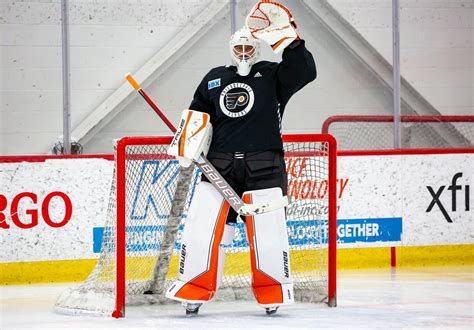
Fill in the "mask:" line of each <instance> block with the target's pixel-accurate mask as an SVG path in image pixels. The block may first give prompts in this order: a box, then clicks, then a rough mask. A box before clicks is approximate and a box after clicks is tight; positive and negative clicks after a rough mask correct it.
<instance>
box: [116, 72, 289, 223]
mask: <svg viewBox="0 0 474 330" xmlns="http://www.w3.org/2000/svg"><path fill="white" fill-rule="evenodd" d="M125 79H127V80H128V82H129V83H130V84H131V85H132V86H133V88H134V89H135V90H136V91H137V92H138V93H139V94H140V95H141V96H142V97H143V98H144V99H145V101H146V102H147V103H148V104H149V105H150V106H151V107H152V109H153V110H154V111H155V112H156V113H157V114H158V116H160V118H161V119H162V120H163V121H164V122H165V124H166V125H167V126H168V128H169V129H170V130H171V131H172V132H173V133H175V132H176V128H175V127H174V126H173V124H172V123H171V122H170V121H169V120H168V118H166V116H165V115H164V113H163V112H162V111H161V110H160V109H159V108H158V106H157V105H156V104H155V103H154V102H153V101H152V100H151V98H150V97H149V96H148V94H147V93H146V92H145V91H144V90H143V88H141V86H140V85H139V84H138V83H137V81H136V80H135V79H134V78H133V76H132V75H131V74H130V73H128V74H127V75H126V76H125ZM196 165H197V166H198V167H199V168H200V169H201V171H202V172H203V174H204V175H205V176H206V178H207V179H208V180H209V181H210V182H211V184H212V185H213V186H214V187H215V188H216V189H217V190H218V191H219V193H220V194H221V195H222V196H223V197H224V199H225V200H226V201H227V202H228V203H229V204H230V206H231V207H232V208H233V209H234V210H235V211H236V212H237V213H238V214H240V215H243V216H247V215H255V214H260V213H265V212H270V211H273V210H275V209H278V208H282V207H285V206H286V205H288V198H287V197H286V196H285V197H283V198H282V199H279V200H275V201H272V202H267V203H261V204H258V205H256V204H244V202H243V201H242V199H241V198H240V197H239V195H237V193H236V192H235V190H234V189H233V188H232V187H231V186H230V185H229V184H228V183H227V181H226V180H225V179H224V178H223V177H222V175H221V174H220V173H219V172H218V171H217V170H216V168H215V167H214V166H213V165H212V164H211V163H210V162H209V161H208V160H207V158H206V156H205V155H204V154H203V153H202V154H201V156H200V157H199V159H198V161H197V162H196Z"/></svg>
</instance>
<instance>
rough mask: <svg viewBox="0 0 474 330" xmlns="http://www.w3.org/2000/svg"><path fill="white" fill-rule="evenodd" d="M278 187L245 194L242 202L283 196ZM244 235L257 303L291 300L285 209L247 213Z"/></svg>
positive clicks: (279, 304)
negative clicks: (245, 233)
mask: <svg viewBox="0 0 474 330" xmlns="http://www.w3.org/2000/svg"><path fill="white" fill-rule="evenodd" d="M282 196H283V194H282V190H281V188H269V189H261V190H254V191H248V192H245V193H244V196H243V199H244V202H245V203H262V202H267V201H270V200H273V199H278V198H280V199H281V198H282ZM245 219H246V222H245V225H246V228H247V238H248V241H249V246H250V264H251V267H252V290H253V293H254V295H255V298H256V300H257V302H258V304H259V305H261V306H262V307H276V306H281V305H289V304H293V303H294V295H293V281H292V278H291V271H290V254H289V245H288V232H287V229H286V217H285V209H284V208H281V209H277V210H275V211H271V212H267V213H262V214H257V215H254V216H247V217H246V218H245Z"/></svg>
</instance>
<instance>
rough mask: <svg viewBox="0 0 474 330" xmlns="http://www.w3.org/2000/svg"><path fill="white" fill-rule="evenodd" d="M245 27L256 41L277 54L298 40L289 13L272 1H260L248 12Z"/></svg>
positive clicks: (293, 22)
mask: <svg viewBox="0 0 474 330" xmlns="http://www.w3.org/2000/svg"><path fill="white" fill-rule="evenodd" d="M245 26H246V27H247V29H249V31H250V33H251V34H252V36H253V37H254V38H256V39H260V40H263V41H265V42H267V43H268V44H269V45H270V46H271V47H272V50H273V52H275V53H279V52H281V51H282V50H283V49H285V48H286V46H288V45H289V44H291V43H292V42H293V41H294V40H297V39H299V35H298V33H297V32H296V23H295V20H294V18H293V14H292V13H291V11H290V10H289V9H288V8H287V7H285V6H283V5H282V4H279V3H277V2H274V1H268V0H267V1H260V2H258V3H257V4H256V5H255V6H254V7H253V8H252V10H251V11H250V14H249V15H248V16H247V18H246V20H245Z"/></svg>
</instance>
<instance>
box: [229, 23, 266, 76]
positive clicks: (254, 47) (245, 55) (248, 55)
mask: <svg viewBox="0 0 474 330" xmlns="http://www.w3.org/2000/svg"><path fill="white" fill-rule="evenodd" d="M229 46H230V56H231V58H232V64H234V65H235V66H236V67H237V73H238V74H239V75H241V76H247V75H248V74H249V73H250V69H251V68H252V65H254V64H255V62H256V61H257V59H258V56H259V54H260V47H259V46H260V45H259V41H258V40H257V39H255V38H254V37H252V35H251V34H250V31H249V30H247V29H246V28H242V29H240V30H238V31H236V32H235V33H234V34H233V35H232V37H230V42H229Z"/></svg>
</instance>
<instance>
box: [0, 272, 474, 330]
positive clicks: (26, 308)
mask: <svg viewBox="0 0 474 330" xmlns="http://www.w3.org/2000/svg"><path fill="white" fill-rule="evenodd" d="M473 274H474V267H473V266H463V267H461V266H460V267H437V268H431V267H430V268H410V269H406V268H405V269H398V270H396V271H391V270H360V271H343V272H342V271H341V272H340V276H339V287H338V307H336V308H328V307H327V306H326V305H323V304H302V303H301V304H295V305H293V306H291V307H282V308H280V310H279V311H278V313H277V314H275V315H272V316H267V315H265V312H264V310H263V309H262V308H261V307H259V306H257V305H256V304H255V303H254V302H250V301H237V302H212V303H209V304H207V305H205V306H203V307H201V311H200V314H199V316H198V317H193V318H187V317H185V315H184V310H183V308H182V307H181V305H179V304H171V305H151V306H150V305H149V306H135V307H130V308H127V311H126V318H124V319H119V320H116V319H113V318H108V317H90V316H67V315H59V314H56V313H54V312H53V305H54V302H55V300H56V297H57V296H58V295H59V294H60V293H61V292H62V291H63V290H64V289H65V288H66V287H67V286H68V285H63V284H62V285H23V286H3V287H0V296H1V298H0V308H1V309H0V328H1V329H19V328H29V329H32V328H34V329H71V328H81V329H85V328H89V329H120V328H130V329H137V328H140V329H143V328H155V329H236V328H245V329H249V330H250V329H293V328H306V329H316V328H318V329H322V328H333V329H349V328H350V329H354V328H360V329H394V328H395V329H400V328H404V329H414V328H417V329H419V328H429V329H473V328H474V321H473V313H474V304H473V293H474V291H473V288H474V287H473V279H474V275H473Z"/></svg>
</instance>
